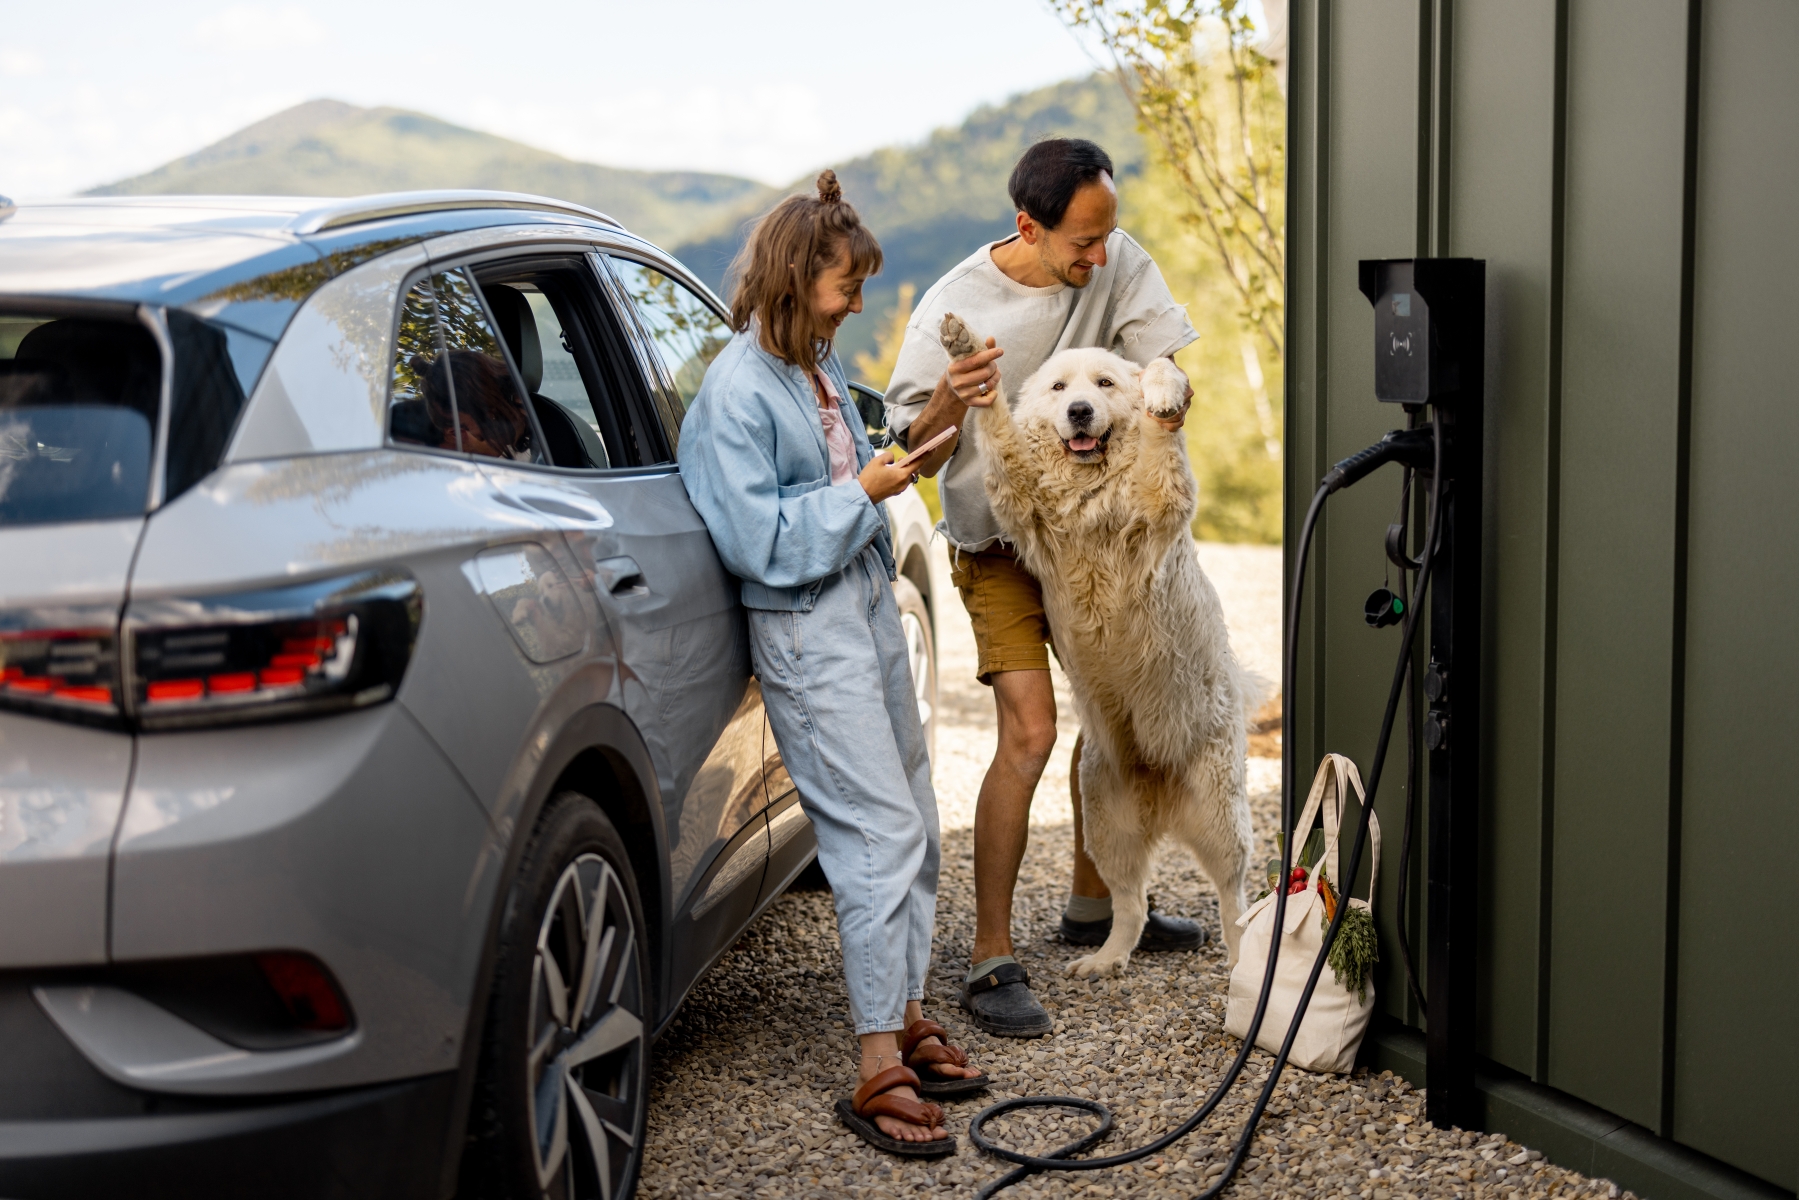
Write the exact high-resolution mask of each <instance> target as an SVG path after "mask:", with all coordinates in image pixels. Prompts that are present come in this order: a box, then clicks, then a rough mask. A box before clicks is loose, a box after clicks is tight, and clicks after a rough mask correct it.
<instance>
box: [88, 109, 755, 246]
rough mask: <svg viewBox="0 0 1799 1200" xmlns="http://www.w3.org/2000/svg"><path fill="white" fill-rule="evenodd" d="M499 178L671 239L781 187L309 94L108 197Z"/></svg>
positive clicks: (396, 186)
mask: <svg viewBox="0 0 1799 1200" xmlns="http://www.w3.org/2000/svg"><path fill="white" fill-rule="evenodd" d="M421 188H494V189H498V190H502V191H512V192H531V193H535V194H537V195H543V196H555V197H557V198H558V199H562V200H572V201H574V202H575V203H577V204H585V205H587V206H589V207H591V208H597V209H599V210H600V211H601V212H604V213H608V214H610V215H611V216H613V217H616V218H618V219H619V220H620V221H622V222H624V223H625V225H626V226H627V227H628V228H630V229H631V230H632V231H633V232H635V233H639V234H641V235H643V236H644V237H647V238H649V239H650V240H651V241H656V242H661V243H663V244H668V243H671V242H675V241H679V240H681V239H682V238H685V237H688V236H690V235H691V234H692V233H693V232H694V231H695V230H698V229H701V228H703V227H705V226H707V225H710V224H712V223H713V222H715V221H716V220H717V219H718V218H719V217H720V216H721V215H722V214H725V213H727V212H730V211H733V210H734V209H736V208H737V207H738V206H740V205H742V204H744V203H746V202H749V203H759V202H764V201H765V200H766V198H767V197H769V196H772V195H774V189H772V188H769V187H767V186H765V185H763V184H760V183H757V182H755V181H754V180H749V179H740V178H737V177H736V176H732V175H714V174H707V173H704V172H699V171H626V170H620V169H618V168H615V167H602V166H597V165H595V164H593V163H584V162H575V161H574V160H572V159H567V158H563V157H562V156H561V155H557V154H551V153H550V152H548V151H547V150H538V149H536V148H534V147H531V146H526V145H522V144H521V143H518V142H514V141H509V140H507V139H506V138H502V137H495V136H494V135H492V134H487V133H478V132H476V131H475V130H472V129H464V128H462V127H461V126H459V125H452V124H450V123H449V122H448V121H440V120H438V119H437V118H435V117H429V116H425V115H424V114H422V113H414V112H406V111H404V110H403V109H397V108H357V107H355V106H354V105H349V104H344V103H341V102H339V101H336V100H313V101H310V102H308V103H306V104H301V105H297V106H295V107H294V108H290V109H288V110H286V111H285V112H280V113H277V114H275V115H274V116H272V117H270V118H268V119H267V120H264V121H259V122H257V123H256V124H254V125H251V126H249V127H247V128H245V129H241V130H239V131H238V132H237V133H234V134H232V135H231V136H230V137H228V138H225V139H224V140H223V141H220V142H216V143H214V144H213V145H211V146H208V147H206V148H205V149H204V150H200V151H197V152H195V153H193V154H190V155H188V156H187V157H185V158H181V159H177V160H176V161H174V162H171V163H167V164H165V165H163V166H161V167H158V168H157V169H155V170H154V171H151V172H149V173H147V174H144V175H139V176H136V177H135V178H132V179H125V180H121V181H119V182H118V183H113V184H109V185H107V186H105V187H101V188H95V189H94V191H93V192H92V193H91V194H93V195H101V196H136V195H174V194H224V195H265V196H267V195H280V196H358V195H362V194H365V193H368V192H402V191H414V190H417V189H421Z"/></svg>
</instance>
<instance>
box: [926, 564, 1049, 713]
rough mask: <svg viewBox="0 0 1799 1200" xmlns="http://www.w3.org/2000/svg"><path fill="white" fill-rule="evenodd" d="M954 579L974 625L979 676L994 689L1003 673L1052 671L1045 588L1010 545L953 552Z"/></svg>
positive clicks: (977, 672)
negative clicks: (1044, 596) (1025, 566)
mask: <svg viewBox="0 0 1799 1200" xmlns="http://www.w3.org/2000/svg"><path fill="white" fill-rule="evenodd" d="M950 561H951V571H950V578H952V579H953V580H955V584H956V590H957V591H959V592H961V593H962V606H963V607H964V608H966V609H967V610H968V618H969V622H970V624H972V625H973V626H974V644H975V649H976V650H978V651H979V653H980V658H979V662H978V664H977V666H976V668H975V674H976V678H978V679H979V680H980V681H981V682H982V683H984V684H986V685H987V686H989V687H992V686H993V677H994V675H996V674H998V673H999V672H1001V671H1047V670H1049V652H1050V650H1051V649H1053V648H1054V645H1053V642H1052V640H1051V638H1050V635H1049V617H1048V616H1046V615H1045V614H1044V611H1043V588H1042V587H1041V586H1040V585H1039V584H1038V583H1037V579H1036V577H1035V576H1034V575H1032V574H1031V573H1030V572H1029V571H1027V570H1025V569H1024V564H1023V563H1021V562H1019V561H1018V554H1017V552H1016V551H1014V550H1013V549H1012V548H1011V547H1010V546H995V547H993V548H992V549H990V550H981V551H977V552H975V553H972V554H971V553H967V552H959V551H956V550H951V551H950Z"/></svg>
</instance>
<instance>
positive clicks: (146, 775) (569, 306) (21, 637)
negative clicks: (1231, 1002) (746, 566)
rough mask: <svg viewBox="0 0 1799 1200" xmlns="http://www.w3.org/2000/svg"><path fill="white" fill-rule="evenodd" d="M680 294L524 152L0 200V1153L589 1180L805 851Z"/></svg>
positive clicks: (285, 1191)
mask: <svg viewBox="0 0 1799 1200" xmlns="http://www.w3.org/2000/svg"><path fill="white" fill-rule="evenodd" d="M723 312H724V310H723V308H722V307H721V306H720V304H719V302H718V300H717V299H716V298H715V297H714V296H713V295H712V294H711V293H709V292H708V291H707V290H706V288H705V287H704V286H703V285H701V284H699V283H698V282H696V281H695V279H694V278H693V276H692V275H691V274H689V273H688V272H687V271H686V270H685V269H684V268H683V267H682V266H681V265H680V264H679V263H677V262H675V261H674V260H672V259H670V258H669V257H668V256H667V255H665V254H663V253H662V252H660V251H659V250H657V249H656V248H655V247H653V246H651V245H649V244H647V243H645V242H643V241H641V240H639V239H637V238H635V237H633V236H631V235H630V234H629V233H627V232H626V231H625V230H624V229H622V228H620V227H619V226H618V224H617V223H616V222H614V221H612V220H610V219H609V218H607V217H605V216H603V215H601V214H599V213H595V212H591V211H589V210H586V209H581V208H578V207H574V206H570V205H566V204H561V203H558V202H555V201H550V200H543V199H538V198H533V197H525V196H515V195H507V194H499V193H447V192H436V193H417V194H406V195H396V196H376V197H365V198H362V199H358V200H348V201H320V200H285V199H260V198H242V197H234V198H192V197H187V198H168V199H125V200H103V201H76V202H69V203H61V204H49V205H40V206H22V207H18V208H16V209H10V210H9V209H0V1195H4V1196H7V1197H12V1198H15V1200H23V1198H28V1197H49V1196H58V1197H62V1196H77V1195H100V1194H109V1193H110V1194H129V1195H131V1196H134V1197H147V1196H161V1195H180V1196H200V1195H207V1194H221V1195H224V1194H229V1195H252V1194H253V1195H256V1196H258V1197H276V1196H289V1195H291V1196H306V1197H324V1196H370V1197H375V1196H379V1197H385V1198H391V1197H404V1196H421V1197H435V1196H444V1195H449V1194H451V1193H455V1192H460V1193H462V1194H465V1195H479V1196H539V1195H544V1196H556V1197H576V1196H581V1197H586V1196H601V1197H607V1198H612V1197H623V1196H626V1195H629V1193H630V1192H631V1190H632V1188H633V1185H634V1183H635V1181H636V1171H637V1165H638V1163H639V1161H640V1157H641V1155H640V1150H641V1147H642V1145H643V1135H644V1122H645V1116H646V1112H645V1110H646V1099H647V1091H646V1078H645V1076H646V1067H647V1062H648V1058H647V1054H648V1046H649V1043H650V1042H651V1040H652V1039H653V1038H654V1037H655V1036H656V1033H657V1031H659V1030H660V1029H662V1028H663V1027H664V1026H665V1025H666V1024H667V1023H668V1022H669V1020H670V1019H671V1017H672V1016H673V1015H674V1013H675V1011H676V1010H677V1008H678V1007H679V1006H680V1004H681V1001H682V998H683V997H684V996H685V995H686V994H687V992H688V991H689V989H690V988H692V987H693V985H694V982H695V981H696V980H697V979H698V978H699V977H700V976H701V974H703V973H704V972H705V970H706V969H707V968H708V967H709V966H710V965H711V964H712V963H713V962H714V961H715V960H716V959H717V958H718V957H719V956H720V955H721V954H722V953H723V952H724V951H725V950H726V949H727V948H728V947H729V946H730V945H731V943H732V942H733V941H734V940H735V939H736V938H737V936H738V934H739V933H740V932H741V931H742V929H743V928H744V926H745V925H746V924H747V923H748V922H749V921H751V920H752V919H753V918H754V917H755V916H756V914H757V913H758V912H759V911H761V909H762V908H763V907H764V906H766V905H767V904H768V903H769V902H770V901H771V900H773V899H774V897H776V896H777V895H779V894H780V893H781V891H782V890H783V889H784V888H786V887H787V886H788V884H789V883H790V882H791V881H792V880H793V879H794V878H795V877H796V876H797V875H799V874H800V872H801V871H802V870H804V869H805V868H806V867H807V865H808V863H809V862H811V860H812V859H813V857H814V854H815V846H814V842H813V838H812V832H811V828H810V826H809V824H808V823H807V821H806V819H805V817H804V815H803V814H802V812H801V810H800V808H799V805H798V803H797V796H796V795H795V793H794V789H793V784H792V781H791V780H790V779H789V778H788V776H787V774H786V772H785V771H784V770H783V768H782V766H781V760H780V757H779V755H778V754H777V753H776V752H775V747H774V743H773V739H772V737H771V736H770V734H769V731H768V727H767V723H766V721H765V719H764V716H763V711H762V703H761V698H760V694H759V692H758V690H757V685H756V681H755V680H754V679H753V678H752V677H751V674H750V657H749V649H748V644H747V641H746V634H745V622H744V617H743V613H742V611H741V609H740V607H739V604H738V594H737V593H738V589H737V587H736V585H735V583H734V581H733V580H732V579H731V578H730V577H729V576H728V575H727V574H726V572H725V570H724V569H723V567H722V566H721V565H720V563H719V560H718V557H717V555H716V553H715V552H714V550H713V546H712V542H711V540H710V538H709V537H708V536H707V533H706V528H705V526H704V525H703V524H702V523H701V521H700V519H699V517H698V516H697V515H696V514H695V512H694V510H693V508H692V506H691V505H690V504H689V503H688V500H687V495H686V492H685V491H684V489H683V487H682V483H681V477H680V474H679V472H678V471H677V469H676V467H675V465H674V464H675V447H676V442H677V439H678V438H679V436H680V431H681V419H682V414H683V412H684V411H685V408H686V406H687V405H688V404H690V403H691V402H692V401H693V398H694V394H695V392H696V390H697V388H698V386H699V381H700V378H701V376H702V374H703V373H704V371H705V368H706V364H707V363H708V361H710V358H711V356H712V355H713V354H714V353H716V352H717V350H718V349H719V347H720V346H721V345H722V344H723V342H724V340H725V339H726V338H727V337H728V336H729V333H728V329H727V327H726V324H725V321H724V318H723ZM859 392H860V399H861V400H863V401H864V402H867V406H866V407H865V408H864V412H865V413H866V414H868V415H869V416H871V417H874V419H875V421H877V422H878V420H879V418H878V416H876V415H875V414H878V412H879V396H878V395H877V394H875V393H872V392H867V391H866V390H865V389H861V390H859ZM888 511H889V515H890V518H891V521H892V525H893V531H894V535H895V537H894V540H895V545H896V549H897V551H898V557H899V561H900V563H901V564H902V571H903V577H902V579H901V580H900V581H899V583H898V584H897V585H896V587H897V590H898V593H899V599H900V607H901V612H902V614H903V618H904V621H905V623H906V626H907V630H908V634H909V637H910V639H911V643H912V647H913V674H914V678H915V679H916V680H917V681H918V693H919V704H920V711H921V715H923V716H924V717H925V719H926V725H927V730H928V728H929V726H930V725H931V723H932V722H931V719H930V718H931V712H932V708H933V701H934V700H935V687H936V675H935V667H934V663H933V657H932V645H933V642H932V623H931V613H930V608H929V597H930V596H931V588H930V573H929V571H930V568H929V566H928V564H929V561H930V560H929V556H928V554H927V542H928V538H929V528H930V525H929V519H928V517H927V516H926V515H925V512H924V509H923V506H922V505H921V504H920V503H919V501H918V500H917V498H916V497H915V496H913V495H912V494H910V493H908V494H906V495H905V496H902V497H901V498H900V499H898V500H897V501H894V502H892V503H891V504H890V505H889V508H888Z"/></svg>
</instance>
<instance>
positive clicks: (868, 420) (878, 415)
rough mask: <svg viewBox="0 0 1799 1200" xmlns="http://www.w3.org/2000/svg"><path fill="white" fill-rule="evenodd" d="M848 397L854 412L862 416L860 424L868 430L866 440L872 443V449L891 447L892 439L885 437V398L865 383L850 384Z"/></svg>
mask: <svg viewBox="0 0 1799 1200" xmlns="http://www.w3.org/2000/svg"><path fill="white" fill-rule="evenodd" d="M850 396H851V397H852V398H853V399H854V400H855V402H856V411H858V412H860V413H861V414H862V424H863V425H865V426H866V427H867V428H868V440H869V441H870V442H872V443H874V448H875V449H876V450H880V449H882V448H884V447H886V446H888V445H891V444H892V442H893V439H892V438H891V437H889V436H888V435H887V402H886V397H884V396H883V395H882V394H881V393H880V392H877V391H875V390H874V389H873V388H871V387H869V386H868V385H867V384H865V383H851V384H850Z"/></svg>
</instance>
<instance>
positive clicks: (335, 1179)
mask: <svg viewBox="0 0 1799 1200" xmlns="http://www.w3.org/2000/svg"><path fill="white" fill-rule="evenodd" d="M455 1092H456V1076H455V1073H454V1072H449V1073H445V1074H440V1075H428V1076H425V1077H423V1078H421V1079H411V1080H404V1081H401V1082H398V1083H389V1084H381V1085H377V1086H373V1087H364V1088H353V1089H349V1090H345V1091H339V1092H331V1093H327V1094H323V1095H314V1096H306V1097H301V1098H289V1099H285V1100H281V1101H276V1102H265V1103H255V1104H244V1103H220V1104H218V1105H216V1106H210V1107H205V1106H198V1105H195V1104H193V1103H192V1102H184V1103H183V1104H182V1108H183V1109H184V1110H185V1111H180V1112H158V1111H154V1109H155V1102H154V1100H151V1101H150V1104H149V1107H150V1108H151V1109H152V1111H149V1112H146V1113H145V1114H143V1115H140V1116H119V1117H104V1118H87V1119H64V1120H41V1121H40V1120H32V1121H10V1120H9V1121H0V1196H4V1197H6V1198H7V1200H39V1198H44V1200H48V1198H51V1197H57V1198H61V1197H68V1196H107V1195H113V1196H131V1197H133V1200H153V1198H156V1197H165V1196H166V1197H182V1198H183V1200H201V1198H204V1197H213V1196H219V1197H226V1196H230V1197H237V1196H254V1197H256V1198H257V1200H277V1198H279V1197H288V1196H292V1197H296V1198H298V1197H306V1198H308V1200H317V1198H323V1197H358V1198H360V1197H371V1198H373V1197H382V1198H383V1200H386V1198H390V1197H392V1198H401V1197H421V1198H423V1197H430V1196H434V1195H436V1194H438V1192H439V1191H440V1190H441V1185H442V1183H443V1182H444V1179H443V1174H444V1165H445V1163H446V1162H448V1161H451V1160H452V1157H453V1148H452V1147H450V1146H448V1145H447V1144H446V1142H447V1139H448V1136H449V1130H450V1128H451V1121H450V1115H451V1113H450V1110H451V1107H452V1105H453V1103H454V1097H455Z"/></svg>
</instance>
